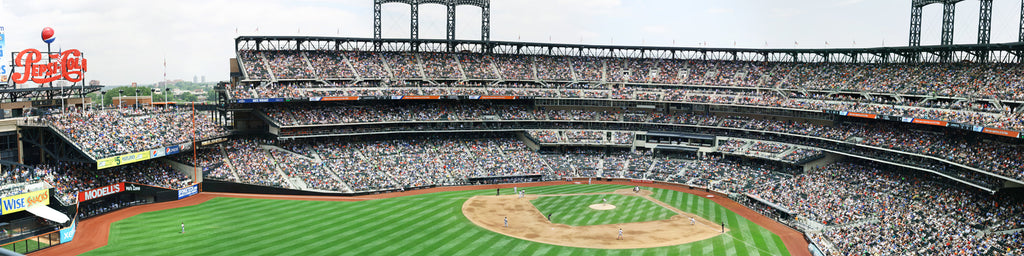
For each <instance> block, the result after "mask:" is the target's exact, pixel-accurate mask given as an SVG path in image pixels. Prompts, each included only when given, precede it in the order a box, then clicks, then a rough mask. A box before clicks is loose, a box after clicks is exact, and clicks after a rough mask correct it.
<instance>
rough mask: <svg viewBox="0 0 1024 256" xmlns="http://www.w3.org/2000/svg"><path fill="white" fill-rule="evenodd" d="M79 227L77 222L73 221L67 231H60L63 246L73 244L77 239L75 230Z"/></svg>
mask: <svg viewBox="0 0 1024 256" xmlns="http://www.w3.org/2000/svg"><path fill="white" fill-rule="evenodd" d="M77 227H78V224H77V223H75V221H72V222H71V226H68V227H67V228H65V229H61V230H60V243H62V244H63V243H67V242H71V240H74V239H75V229H76V228H77Z"/></svg>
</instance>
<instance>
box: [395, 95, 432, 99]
mask: <svg viewBox="0 0 1024 256" xmlns="http://www.w3.org/2000/svg"><path fill="white" fill-rule="evenodd" d="M399 97H402V98H401V99H403V100H436V99H441V96H419V95H413V96H399Z"/></svg>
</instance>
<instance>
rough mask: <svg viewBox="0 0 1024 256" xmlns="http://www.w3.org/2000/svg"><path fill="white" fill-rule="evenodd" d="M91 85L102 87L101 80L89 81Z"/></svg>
mask: <svg viewBox="0 0 1024 256" xmlns="http://www.w3.org/2000/svg"><path fill="white" fill-rule="evenodd" d="M89 85H100V80H89Z"/></svg>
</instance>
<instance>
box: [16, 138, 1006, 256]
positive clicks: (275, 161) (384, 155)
mask: <svg viewBox="0 0 1024 256" xmlns="http://www.w3.org/2000/svg"><path fill="white" fill-rule="evenodd" d="M726 120H732V121H733V122H735V121H739V120H742V119H735V118H726V119H719V122H725V121H726ZM745 121H748V122H759V121H758V120H745ZM733 125H743V124H742V123H733ZM531 136H533V137H535V138H542V137H544V136H535V135H531ZM272 143H274V142H273V141H266V140H255V139H238V140H232V141H230V142H229V143H228V146H226V148H225V149H224V151H226V152H227V156H226V159H227V160H228V161H230V163H231V165H233V166H234V167H235V169H237V171H238V175H237V176H238V179H239V180H238V182H243V183H250V184H257V185H264V186H278V187H289V186H290V185H289V183H288V182H287V181H285V179H286V177H289V176H290V177H298V178H301V179H302V180H303V181H304V182H305V183H306V184H307V186H309V187H311V188H315V189H321V190H334V191H347V190H346V189H345V188H346V187H348V188H350V189H351V190H352V191H356V192H363V191H374V190H392V189H403V188H411V187H423V186H434V185H462V184H467V179H468V178H474V177H517V176H523V175H542V176H546V177H559V176H568V177H621V178H634V179H649V180H658V181H671V182H678V183H683V184H689V185H694V186H700V187H707V188H710V189H714V190H716V191H721V192H725V193H729V194H734V193H744V194H751V195H752V196H756V197H758V198H761V199H764V200H766V201H769V202H772V203H774V204H777V205H781V206H783V207H786V208H787V209H788V210H790V211H792V212H793V213H794V214H795V215H797V216H798V218H801V219H808V220H810V221H814V222H820V223H822V224H823V225H825V226H826V227H827V228H826V229H825V230H824V232H823V233H822V235H821V236H820V239H824V240H827V241H829V244H831V245H834V246H835V247H836V248H837V249H838V250H839V252H841V253H853V252H868V253H872V254H941V255H954V254H972V255H977V254H993V253H994V254H1011V255H1012V254H1013V253H1019V252H1020V251H1021V250H1022V249H1021V244H1020V243H1016V242H1018V241H1020V239H1021V238H1020V235H1019V233H1009V234H1004V235H985V234H983V232H988V231H995V232H998V231H1004V230H1014V229H1019V228H1024V201H1021V198H1019V196H1018V197H1015V196H1013V195H1004V196H993V195H989V194H986V193H983V192H980V191H977V190H973V189H971V188H968V187H963V186H956V185H951V184H948V181H946V180H943V179H939V178H934V177H931V176H928V175H927V174H922V173H920V172H911V171H906V170H900V169H891V168H882V167H876V166H869V165H857V164H853V163H851V162H838V163H834V164H830V165H827V166H823V167H819V168H815V169H812V170H810V171H808V172H806V173H799V171H796V170H794V169H795V168H794V167H792V166H789V167H787V166H785V165H783V164H773V163H771V162H770V161H764V162H759V161H752V160H747V159H744V158H731V157H728V156H717V155H715V154H708V155H702V156H701V157H699V158H698V159H678V158H672V157H663V156H656V155H653V154H652V153H651V151H646V150H639V151H637V152H627V151H617V152H608V153H603V152H602V151H596V150H587V149H571V150H568V151H557V152H535V151H532V150H529V149H528V148H527V147H526V145H525V144H524V143H523V142H521V141H519V140H516V139H512V138H508V137H502V136H496V137H493V136H487V135H472V136H425V137H409V138H396V139H378V140H373V139H371V140H359V139H343V138H337V139H326V140H324V139H320V140H307V141H289V142H286V143H282V144H280V145H279V146H280V147H282V148H284V149H285V150H287V151H282V150H279V149H274V148H273V147H271V146H266V145H268V144H272ZM758 143H759V141H744V140H724V141H722V142H721V143H719V150H721V151H728V149H730V148H731V149H733V150H734V151H735V150H741V149H742V148H755V147H756V148H761V149H762V150H761V151H763V152H775V153H781V152H784V151H792V152H791V154H792V155H801V156H808V155H816V154H820V152H815V150H805V149H802V148H796V149H793V150H790V149H792V148H786V149H780V148H781V147H779V145H768V144H765V145H761V144H758ZM289 151H291V152H289ZM220 152H221V148H219V147H208V148H202V149H200V151H199V152H196V155H197V157H198V158H199V159H200V160H199V161H198V162H199V165H201V166H204V168H205V167H206V166H213V165H217V162H219V161H223V160H224V159H225V156H224V155H223V154H221V153H220ZM182 155H185V156H184V158H182V159H179V158H180V157H182V156H173V158H172V159H176V160H178V161H179V162H183V163H191V158H190V157H191V156H188V154H182ZM787 156H788V155H787ZM278 170H280V172H279V171H278ZM29 172H30V173H35V174H25V173H26V172H25V171H20V172H17V173H15V174H12V177H24V176H26V175H27V176H41V179H42V180H44V181H46V182H48V183H50V184H51V185H53V186H54V188H55V190H56V191H57V197H58V198H59V199H60V200H62V201H66V202H73V201H74V200H76V198H75V195H76V193H77V192H78V191H84V190H88V189H92V188H96V187H99V186H105V185H109V184H114V183H118V182H135V183H140V184H147V185H153V186H159V187H168V188H172V189H174V188H179V187H181V186H184V185H187V184H190V183H191V180H189V179H188V177H187V176H185V175H184V174H182V173H180V172H178V171H176V170H173V169H172V168H170V166H168V165H166V164H164V163H162V162H160V161H147V162H143V163H137V164H131V165H125V166H118V167H114V168H109V169H104V170H92V169H90V167H89V166H87V165H76V164H64V163H61V164H58V165H54V166H37V167H36V169H35V170H32V171H29ZM9 176H11V175H9ZM5 177H6V176H5ZM751 204H756V203H751ZM759 207H760V208H758V209H760V210H761V211H763V212H766V213H767V214H768V215H771V216H778V215H777V212H773V211H771V210H770V209H768V208H765V207H763V206H759Z"/></svg>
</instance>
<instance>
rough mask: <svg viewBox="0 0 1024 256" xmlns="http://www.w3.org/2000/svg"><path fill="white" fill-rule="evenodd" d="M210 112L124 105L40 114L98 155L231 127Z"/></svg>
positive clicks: (177, 141)
mask: <svg viewBox="0 0 1024 256" xmlns="http://www.w3.org/2000/svg"><path fill="white" fill-rule="evenodd" d="M207 114H208V113H207V112H198V113H196V114H195V115H193V111H185V110H184V109H182V110H179V109H176V108H174V107H167V108H165V109H150V108H122V109H108V110H75V111H69V112H66V113H56V114H50V115H45V116H42V117H40V120H41V121H42V122H43V123H45V124H48V125H51V126H52V127H53V128H54V129H56V130H57V131H60V132H61V133H62V134H63V135H64V136H66V137H67V139H68V140H70V141H71V142H72V143H74V144H75V145H77V146H79V147H81V149H82V151H84V152H85V153H86V154H89V155H90V156H92V157H95V158H96V159H100V158H105V157H110V156H115V155H121V154H126V153H134V152H138V151H143V150H150V149H155V148H161V147H166V146H172V145H176V144H180V143H183V142H187V141H191V140H192V139H193V137H192V134H193V131H194V132H195V137H194V139H195V140H203V139H209V138H214V137H220V136H224V135H226V134H227V130H225V129H224V128H223V127H221V126H218V125H216V123H214V122H213V118H212V117H211V116H209V115H207Z"/></svg>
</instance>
